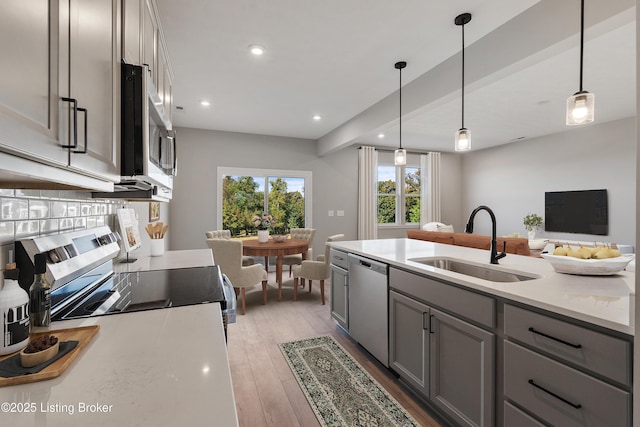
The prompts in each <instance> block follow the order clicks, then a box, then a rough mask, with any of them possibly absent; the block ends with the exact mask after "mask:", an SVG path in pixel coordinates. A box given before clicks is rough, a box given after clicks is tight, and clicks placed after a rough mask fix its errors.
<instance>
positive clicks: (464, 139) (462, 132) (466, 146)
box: [453, 13, 471, 151]
mask: <svg viewBox="0 0 640 427" xmlns="http://www.w3.org/2000/svg"><path fill="white" fill-rule="evenodd" d="M470 21H471V14H470V13H462V14H460V15H458V16H456V19H455V20H454V21H453V22H455V24H456V25H459V26H461V27H462V126H461V127H460V129H458V131H457V132H456V139H455V149H456V151H469V150H471V132H470V131H469V129H467V128H465V127H464V26H465V25H466V24H468V23H469V22H470Z"/></svg>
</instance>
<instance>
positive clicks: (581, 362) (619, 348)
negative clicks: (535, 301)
mask: <svg viewBox="0 0 640 427" xmlns="http://www.w3.org/2000/svg"><path fill="white" fill-rule="evenodd" d="M531 329H533V331H532V330H531ZM504 333H505V335H506V336H508V337H509V338H512V339H514V340H517V341H520V342H522V343H524V344H526V345H529V346H531V347H534V348H535V349H537V350H541V351H543V352H546V353H548V354H549V355H553V356H555V357H558V358H561V359H563V360H566V361H567V362H570V363H573V364H575V365H577V366H579V367H582V368H585V369H588V370H590V371H593V372H596V373H598V374H601V375H603V376H605V377H607V378H610V379H612V380H613V381H616V382H618V383H620V384H624V385H627V386H631V366H632V362H631V357H632V350H631V343H630V342H628V341H625V340H622V339H619V338H614V337H612V336H609V335H605V334H603V333H600V332H596V331H592V330H590V329H586V328H583V327H580V326H576V325H574V324H571V323H567V322H564V321H562V320H558V319H554V318H552V317H548V316H545V315H542V314H538V313H534V312H532V311H528V310H525V309H522V308H519V307H515V306H512V305H508V304H505V306H504ZM578 346H579V347H578ZM576 347H578V348H576Z"/></svg>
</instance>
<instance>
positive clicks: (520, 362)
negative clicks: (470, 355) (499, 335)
mask: <svg viewBox="0 0 640 427" xmlns="http://www.w3.org/2000/svg"><path fill="white" fill-rule="evenodd" d="M504 394H505V397H506V398H507V399H509V400H510V401H513V402H515V403H517V404H518V405H519V406H521V407H522V408H524V409H526V410H527V411H529V412H531V414H534V415H535V416H536V417H538V418H540V419H542V420H544V421H545V422H547V423H549V424H551V425H554V426H563V427H574V426H576V427H577V426H591V427H596V426H597V427H607V426H610V427H620V426H629V425H631V394H630V393H628V392H626V391H624V390H621V389H619V388H617V387H614V386H612V385H609V384H607V383H605V382H603V381H600V380H598V379H596V378H594V377H591V376H589V375H587V374H585V373H583V372H580V371H578V370H577V369H573V368H571V367H569V366H567V365H564V364H562V363H559V362H557V361H555V360H553V359H550V358H548V357H546V356H543V355H541V354H538V353H536V352H533V351H531V350H529V349H527V348H524V347H522V346H520V345H518V344H515V343H513V342H510V341H505V342H504Z"/></svg>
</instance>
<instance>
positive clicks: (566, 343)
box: [529, 328, 582, 348]
mask: <svg viewBox="0 0 640 427" xmlns="http://www.w3.org/2000/svg"><path fill="white" fill-rule="evenodd" d="M529 332H533V333H534V334H538V335H542V336H543V337H545V338H549V339H550V340H554V341H557V342H559V343H562V344H564V345H568V346H569V347H573V348H582V344H571V343H570V342H567V341H564V340H561V339H560V338H556V337H552V336H551V335H547V334H545V333H543V332H540V331H536V330H535V329H533V328H529Z"/></svg>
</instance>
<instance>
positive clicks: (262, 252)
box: [242, 239, 309, 301]
mask: <svg viewBox="0 0 640 427" xmlns="http://www.w3.org/2000/svg"><path fill="white" fill-rule="evenodd" d="M308 250H309V241H308V240H304V239H286V240H284V241H279V242H278V241H275V240H273V239H269V240H268V241H266V242H259V241H258V239H249V240H243V241H242V254H243V255H246V256H263V257H265V263H264V264H265V268H268V265H269V262H268V257H271V256H273V257H277V262H276V281H277V283H278V301H282V257H284V256H285V255H293V254H301V255H302V260H305V259H306V258H307V251H308Z"/></svg>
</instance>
